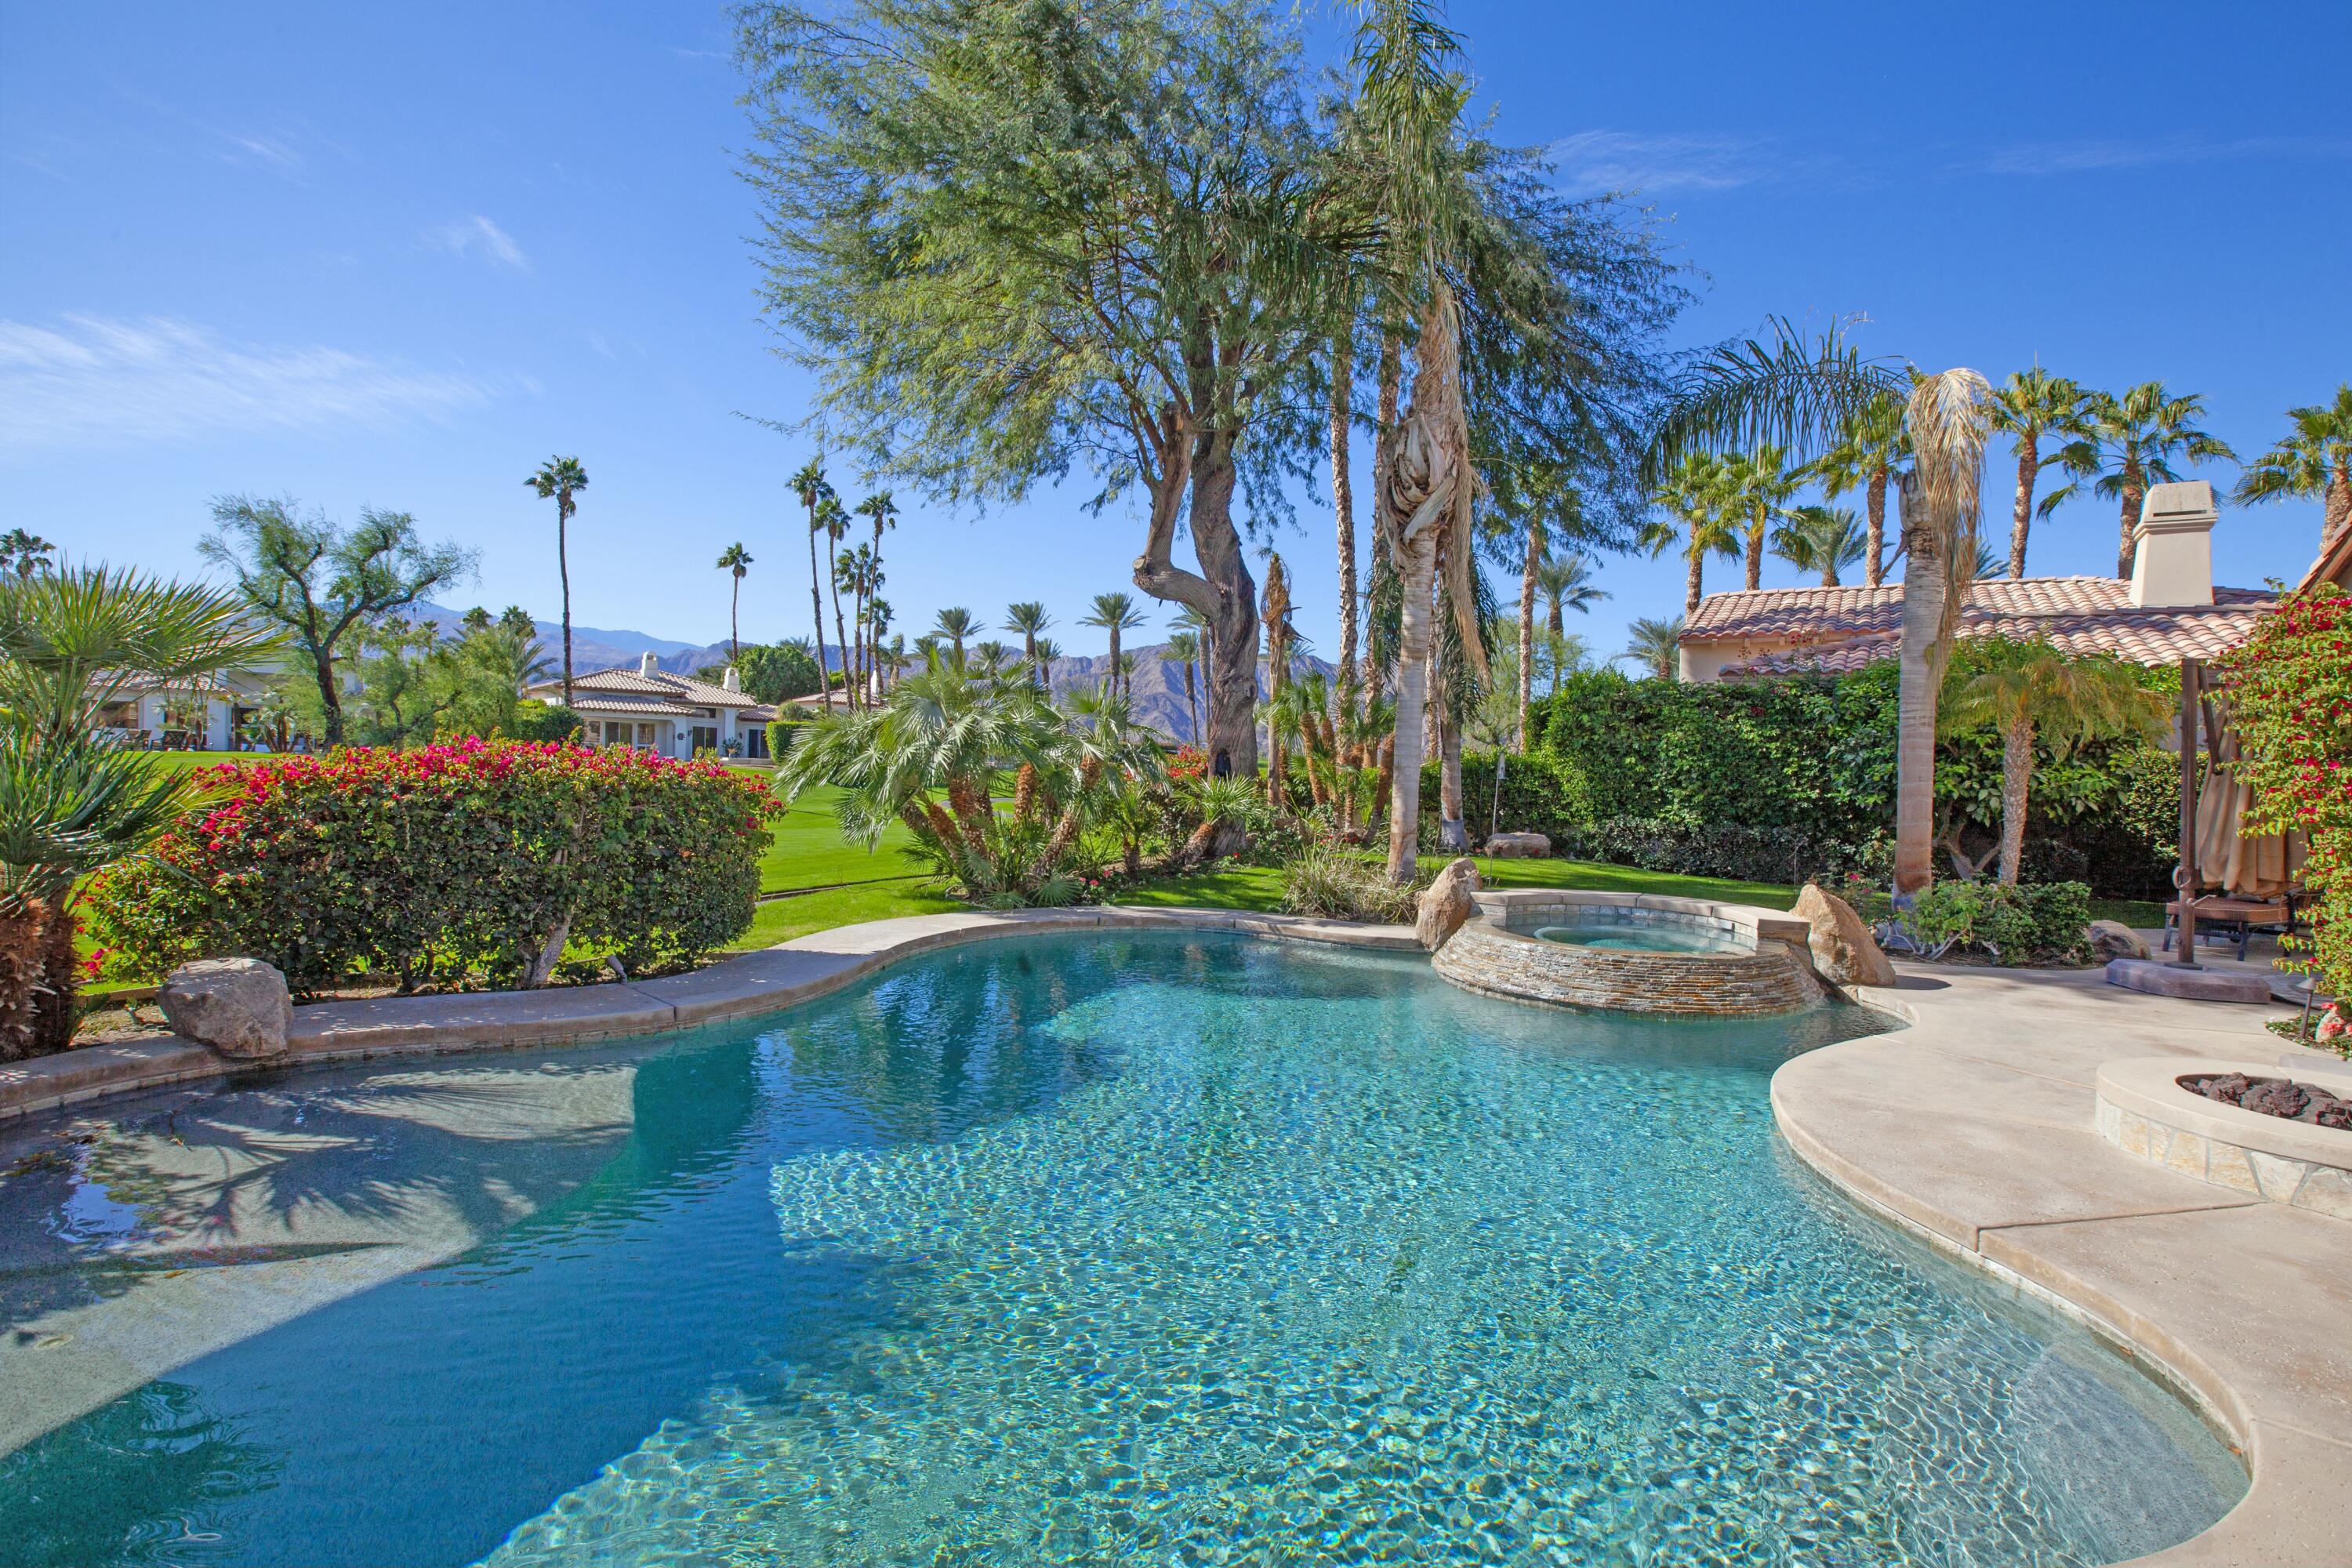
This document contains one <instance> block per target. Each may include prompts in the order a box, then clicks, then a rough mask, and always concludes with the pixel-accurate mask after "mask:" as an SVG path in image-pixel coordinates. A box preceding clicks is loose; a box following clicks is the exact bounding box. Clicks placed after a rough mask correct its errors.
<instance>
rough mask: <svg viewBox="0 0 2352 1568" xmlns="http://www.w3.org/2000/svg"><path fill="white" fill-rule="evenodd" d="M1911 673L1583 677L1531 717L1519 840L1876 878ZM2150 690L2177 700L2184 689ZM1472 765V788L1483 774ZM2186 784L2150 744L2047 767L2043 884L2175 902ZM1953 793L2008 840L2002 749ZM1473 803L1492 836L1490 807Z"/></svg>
mask: <svg viewBox="0 0 2352 1568" xmlns="http://www.w3.org/2000/svg"><path fill="white" fill-rule="evenodd" d="M1966 653H1967V650H1966V648H1965V647H1963V650H1962V661H1963V662H1962V664H1961V668H1963V669H1965V658H1966ZM1897 673H1898V672H1897V670H1896V668H1895V665H1894V664H1893V663H1892V662H1888V663H1883V664H1879V665H1875V666H1874V667H1872V668H1869V669H1866V670H1863V671H1860V672H1858V673H1856V674H1853V675H1849V676H1843V677H1839V678H1836V679H1827V678H1822V677H1795V678H1790V679H1779V680H1756V681H1734V682H1725V683H1721V684H1717V685H1713V686H1696V685H1685V684H1682V683H1680V682H1675V681H1665V680H1633V679H1628V678H1626V677H1625V676H1623V675H1622V674H1619V673H1617V672H1616V671H1613V670H1598V671H1591V672H1587V673H1584V674H1579V675H1572V676H1570V677H1568V678H1566V679H1564V680H1563V681H1562V682H1561V685H1560V689H1559V693H1558V695H1556V696H1554V697H1551V698H1548V699H1546V700H1543V701H1541V702H1539V703H1538V704H1537V705H1536V707H1535V709H1534V711H1533V713H1532V714H1531V716H1530V723H1529V729H1530V731H1531V744H1532V752H1531V754H1530V756H1528V758H1526V759H1524V762H1525V763H1529V764H1540V768H1539V769H1538V767H1536V766H1529V767H1528V769H1527V772H1528V775H1529V781H1528V784H1526V785H1525V786H1524V787H1525V789H1526V790H1527V791H1528V792H1531V794H1532V795H1533V798H1529V797H1528V796H1525V795H1522V793H1521V785H1520V781H1519V780H1518V779H1517V778H1514V777H1511V776H1509V774H1507V778H1506V783H1505V786H1504V788H1505V807H1504V813H1503V815H1504V816H1505V817H1506V818H1514V820H1507V821H1506V822H1505V823H1504V826H1505V827H1506V828H1509V827H1519V826H1524V827H1533V828H1536V829H1537V830H1538V831H1540V832H1544V833H1547V834H1549V835H1550V836H1551V837H1552V838H1553V839H1554V840H1555V841H1556V842H1557V843H1559V844H1561V845H1563V846H1571V847H1573V846H1582V847H1584V849H1585V852H1586V853H1587V854H1589V855H1591V857H1592V858H1619V857H1620V856H1621V855H1622V854H1625V853H1629V852H1631V851H1630V850H1629V849H1628V848H1627V847H1628V846H1632V845H1637V844H1649V845H1653V846H1657V847H1656V848H1655V849H1654V855H1653V858H1654V859H1665V860H1669V861H1671V864H1654V865H1651V866H1650V868H1653V869H1662V870H1663V869H1677V870H1680V869H1694V870H1700V871H1703V872H1705V873H1706V874H1712V875H1718V876H1748V875H1756V874H1758V872H1759V870H1760V868H1762V866H1763V865H1765V864H1766V863H1768V862H1769V861H1771V860H1772V859H1774V858H1778V860H1779V861H1780V863H1781V865H1782V866H1783V868H1784V869H1783V871H1782V872H1781V874H1780V875H1779V876H1775V877H1774V878H1772V879H1773V880H1776V881H1778V880H1782V879H1785V877H1786V875H1787V873H1786V870H1785V867H1786V865H1787V864H1789V863H1790V860H1791V858H1792V857H1793V858H1794V861H1795V863H1797V864H1799V865H1801V866H1802V868H1804V870H1805V872H1806V873H1807V874H1808V875H1812V874H1818V873H1820V872H1822V871H1824V870H1830V871H1843V870H1846V869H1860V868H1865V867H1868V866H1871V865H1874V863H1875V860H1876V858H1878V857H1879V856H1880V855H1881V854H1882V853H1883V851H1882V850H1880V849H1879V848H1878V847H1877V846H1879V845H1881V844H1883V842H1884V840H1885V837H1886V836H1887V834H1888V832H1889V829H1890V826H1891V825H1892V823H1893V821H1894V816H1895V710H1896V700H1897V693H1896V684H1895V683H1896V678H1897ZM2147 679H2148V681H2149V684H2150V685H2151V686H2155V687H2159V688H2161V687H2163V686H2165V685H2167V684H2168V680H2169V679H2171V678H2170V677H2169V676H2168V672H2164V671H2150V672H2148V676H2147ZM1522 761H1523V760H1522V759H1514V760H1513V762H1512V763H1511V770H1510V772H1511V773H1517V772H1518V771H1519V770H1520V768H1521V766H1522ZM1464 767H1465V786H1468V785H1469V780H1470V776H1471V764H1470V763H1469V762H1468V760H1466V759H1465V764H1464ZM1481 776H1484V777H1486V778H1487V779H1488V780H1489V781H1491V778H1492V774H1491V773H1485V774H1482V775H1481ZM2178 779H2179V773H2178V763H2176V762H2175V761H2174V760H2173V758H2172V757H2171V756H2170V755H2169V754H2168V753H2167V752H2163V751H2161V750H2159V749H2158V748H2157V747H2155V746H2153V745H2149V744H2147V743H2145V742H2095V743H2093V744H2091V745H2089V746H2086V747H2084V748H2083V749H2081V750H2080V751H2078V752H2074V754H2073V755H2071V756H2069V757H2067V758H2066V759H2064V760H2063V761H2057V760H2053V758H2051V757H2050V756H2049V755H2048V754H2047V753H2046V752H2045V753H2044V754H2043V755H2042V757H2041V758H2040V759H2039V760H2038V762H2037V764H2036V767H2035V769H2034V777H2033V796H2032V811H2031V813H2030V815H2029V817H2028V820H2027V825H2026V836H2027V847H2026V870H2027V875H2028V876H2029V877H2031V878H2033V879H2038V880H2062V879H2063V880H2079V881H2084V882H2086V883H2088V884H2089V885H2090V887H2091V888H2092V889H2093V891H2094V892H2095V893H2096V894H2098V895H2099V896H2101V897H2105V898H2126V899H2153V898H2161V897H2164V896H2167V893H2168V889H2169V887H2170V880H2169V879H2170V875H2171V868H2172V862H2173V841H2174V837H2175V835H2176V833H2177V830H2178V810H2179V794H2178V792H2179V783H2178ZM1936 782H1937V805H1938V808H1939V810H1940V811H1942V812H1945V813H1948V814H1957V816H1958V819H1959V820H1961V821H1962V822H1964V823H1965V824H1967V825H1969V827H1970V829H1971V830H1972V833H1973V836H1974V837H1975V838H1976V839H1977V840H1979V841H1985V840H1990V838H1991V837H1993V836H1994V835H1996V834H1997V832H1998V827H1999V823H2000V742H1999V740H1998V739H1997V738H1996V737H1994V736H1992V735H1991V734H1990V733H1982V734H1973V735H1963V736H1959V737H1956V738H1953V739H1949V740H1947V741H1945V742H1943V743H1942V744H1940V745H1939V746H1938V747H1937V765H1936ZM1427 793H1429V792H1428V789H1427V788H1426V787H1425V788H1424V794H1427ZM1465 794H1466V795H1467V796H1468V800H1469V811H1468V816H1469V819H1470V821H1471V823H1472V824H1473V826H1474V827H1475V828H1480V829H1483V827H1484V826H1485V825H1486V811H1485V807H1484V801H1485V796H1484V795H1481V794H1480V793H1479V792H1478V790H1477V789H1476V788H1475V787H1466V788H1465ZM1632 863H1636V864H1643V863H1645V862H1643V861H1639V860H1636V861H1634V862H1632Z"/></svg>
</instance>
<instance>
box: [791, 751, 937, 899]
mask: <svg viewBox="0 0 2352 1568" xmlns="http://www.w3.org/2000/svg"><path fill="white" fill-rule="evenodd" d="M841 795H842V792H841V791H840V790H838V789H835V788H834V787H833V786H832V785H830V784H821V785H818V786H816V787H814V788H812V789H807V790H803V791H802V792H801V797H800V798H799V799H798V800H796V801H794V802H793V806H792V809H791V810H790V811H788V812H786V813H785V814H784V815H783V816H782V817H780V818H779V819H777V820H776V821H774V822H772V823H770V824H769V825H768V830H769V831H770V832H771V833H772V834H774V835H775V842H774V843H772V844H771V845H770V846H769V847H768V852H767V854H765V855H763V856H761V858H760V891H761V892H762V893H784V892H793V891H797V890H799V889H807V888H834V887H840V886H843V885H845V884H850V883H869V882H887V881H904V880H906V879H909V878H915V877H920V876H922V875H923V874H924V872H925V867H924V865H923V862H922V861H921V860H920V859H919V858H917V857H916V856H914V855H912V854H910V853H908V846H910V845H911V844H913V843H914V841H915V836H914V835H913V834H911V833H909V832H908V831H907V825H906V824H905V823H903V822H894V823H892V824H891V825H890V826H889V827H888V828H887V830H886V831H885V832H884V833H883V835H882V842H881V843H879V844H877V846H875V847H874V848H872V849H871V850H868V849H867V848H866V847H865V846H863V845H859V844H852V843H850V842H849V841H848V840H847V839H846V838H844V837H842V835H841V822H840V819H839V817H838V816H837V815H836V813H837V812H838V810H839V808H840V805H841ZM861 918H862V917H861Z"/></svg>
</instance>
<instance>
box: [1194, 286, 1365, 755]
mask: <svg viewBox="0 0 2352 1568" xmlns="http://www.w3.org/2000/svg"><path fill="white" fill-rule="evenodd" d="M1362 302H1363V292H1362V290H1361V289H1360V288H1356V289H1349V290H1348V300H1347V303H1346V306H1345V308H1344V309H1343V310H1341V311H1340V314H1339V330H1338V331H1334V332H1333V333H1332V334H1331V406H1330V417H1329V421H1328V423H1329V427H1330V428H1329V432H1328V434H1329V437H1330V447H1331V512H1332V517H1333V519H1334V522H1335V527H1334V532H1335V534H1336V541H1335V542H1336V543H1337V545H1338V547H1339V691H1338V692H1337V693H1335V694H1334V696H1335V700H1339V701H1341V702H1344V701H1346V700H1348V699H1347V696H1346V692H1347V689H1348V687H1349V685H1350V684H1351V683H1352V682H1353V681H1354V679H1355V667H1356V496H1355V482H1354V479H1353V477H1352V474H1351V472H1350V461H1351V460H1350V455H1349V438H1350V437H1351V436H1352V435H1353V434H1354V420H1355V401H1356V335H1355V320H1354V318H1355V312H1356V310H1357V307H1358V306H1360V304H1361V303H1362ZM1186 679H1191V667H1190V665H1189V664H1188V665H1187V666H1186ZM1194 728H1195V730H1197V729H1198V728H1199V726H1198V725H1195V726H1194Z"/></svg>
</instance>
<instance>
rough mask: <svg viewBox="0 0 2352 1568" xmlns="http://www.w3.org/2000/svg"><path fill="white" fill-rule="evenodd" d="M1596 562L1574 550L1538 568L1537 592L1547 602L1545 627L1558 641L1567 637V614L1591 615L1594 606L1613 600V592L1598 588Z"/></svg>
mask: <svg viewBox="0 0 2352 1568" xmlns="http://www.w3.org/2000/svg"><path fill="white" fill-rule="evenodd" d="M1593 565H1594V562H1593V559H1592V557H1591V556H1590V555H1587V554H1585V553H1584V552H1581V551H1575V550H1571V551H1570V552H1568V553H1567V554H1565V555H1555V556H1551V557H1549V558H1548V559H1546V560H1544V561H1542V562H1540V563H1538V564H1537V566H1536V592H1537V593H1538V595H1542V598H1543V602H1544V625H1545V626H1549V627H1550V628H1551V635H1552V636H1554V637H1565V636H1566V635H1567V623H1566V622H1565V621H1564V620H1563V619H1562V618H1561V616H1560V612H1561V611H1563V610H1574V611H1576V612H1577V613H1578V614H1579V615H1591V613H1592V606H1593V605H1596V604H1598V603H1599V602H1600V601H1601V600H1603V599H1605V598H1607V597H1609V590H1608V589H1606V588H1601V587H1596V586H1594V585H1593V582H1592V569H1593Z"/></svg>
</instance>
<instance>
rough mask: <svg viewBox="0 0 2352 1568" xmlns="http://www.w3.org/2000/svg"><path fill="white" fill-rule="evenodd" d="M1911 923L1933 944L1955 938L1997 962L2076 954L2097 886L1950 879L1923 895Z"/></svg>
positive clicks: (1955, 941) (1924, 940)
mask: <svg viewBox="0 0 2352 1568" xmlns="http://www.w3.org/2000/svg"><path fill="white" fill-rule="evenodd" d="M1906 923H1907V924H1908V925H1909V926H1910V927H1911V931H1912V934H1914V935H1915V936H1916V937H1917V938H1918V939H1919V941H1920V942H1922V943H1924V944H1925V945H1926V946H1927V947H1928V948H1929V949H1931V950H1932V949H1935V948H1937V947H1940V946H1942V945H1943V944H1945V943H1946V942H1949V943H1950V944H1951V945H1952V946H1954V947H1956V948H1958V949H1959V950H1961V951H1963V952H1982V953H1985V954H1987V955H1989V956H1990V958H1991V959H1992V961H1993V962H1994V963H2000V964H2005V965H2015V964H2023V963H2037V962H2046V961H2049V960H2063V959H2068V958H2074V957H2077V956H2079V955H2080V954H2081V952H2082V951H2083V931H2084V927H2086V926H2088V925H2089V924H2090V923H2091V889H2088V888H2086V887H2084V885H2083V884H2082V883H2080V882H2048V883H2043V884H2042V885H2040V886H2033V885H2030V884H2029V885H2024V886H2020V887H2005V886H2003V885H2002V884H2000V883H1999V882H1992V881H1976V882H1963V881H1959V880H1957V879H1947V880H1944V881H1939V882H1937V884H1936V885H1935V886H1933V887H1931V888H1928V889H1926V890H1925V891H1923V892H1921V893H1920V894H1919V895H1918V897H1917V899H1916V900H1915V901H1914V902H1913V904H1912V907H1911V913H1910V916H1909V918H1908V920H1907V921H1906Z"/></svg>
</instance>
